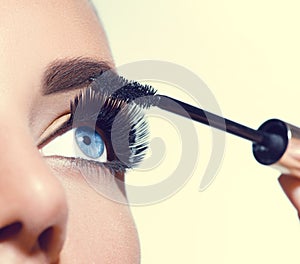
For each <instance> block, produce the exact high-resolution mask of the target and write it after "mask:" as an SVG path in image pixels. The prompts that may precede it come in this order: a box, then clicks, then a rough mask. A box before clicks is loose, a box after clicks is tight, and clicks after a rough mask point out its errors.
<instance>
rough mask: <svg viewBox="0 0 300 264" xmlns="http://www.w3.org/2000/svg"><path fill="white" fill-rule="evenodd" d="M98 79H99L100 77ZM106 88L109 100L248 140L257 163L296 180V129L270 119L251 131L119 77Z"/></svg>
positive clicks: (299, 133) (299, 137) (299, 135)
mask: <svg viewBox="0 0 300 264" xmlns="http://www.w3.org/2000/svg"><path fill="white" fill-rule="evenodd" d="M99 77H101V78H100V79H103V78H102V77H103V76H99ZM110 77H111V76H110ZM95 81H96V82H97V81H98V80H97V79H95ZM101 83H102V81H98V84H97V85H96V87H97V89H99V85H100V86H101ZM107 84H109V85H110V87H111V88H112V90H111V91H113V92H112V97H115V98H120V99H122V100H126V101H127V102H128V103H130V102H132V101H134V103H136V104H138V105H140V106H142V107H145V108H147V107H153V106H156V107H159V108H160V109H163V110H166V111H169V112H171V113H174V114H178V115H181V116H184V117H187V118H191V119H192V120H194V121H197V122H200V123H202V124H205V125H209V126H211V127H214V128H217V129H219V130H222V131H225V132H228V133H231V134H233V135H235V136H238V137H240V138H243V139H246V140H249V141H251V142H252V151H253V155H254V157H255V158H256V160H257V161H258V162H259V163H261V164H263V165H272V166H275V167H276V168H278V169H280V170H281V172H283V173H293V174H294V175H295V176H299V177H300V168H298V167H300V165H298V163H299V164H300V154H298V151H295V150H298V149H300V128H298V127H295V126H293V125H291V124H288V123H286V122H284V121H281V120H279V119H270V120H268V121H266V122H265V123H263V124H262V125H261V126H260V127H259V128H258V129H257V130H255V129H252V128H249V127H247V126H244V125H242V124H239V123H236V122H234V121H231V120H229V119H226V118H223V117H221V116H218V115H216V114H213V113H210V112H208V111H205V110H203V109H200V108H197V107H195V106H192V105H189V104H187V103H184V102H182V101H179V100H177V99H174V98H171V97H168V96H165V95H159V94H156V90H155V89H153V88H152V87H151V86H148V85H141V84H139V83H138V82H135V81H127V80H126V79H124V78H123V77H116V75H115V76H114V77H113V78H112V79H111V80H110V81H108V82H107V79H106V85H107ZM100 90H101V88H100ZM183 110H184V111H183Z"/></svg>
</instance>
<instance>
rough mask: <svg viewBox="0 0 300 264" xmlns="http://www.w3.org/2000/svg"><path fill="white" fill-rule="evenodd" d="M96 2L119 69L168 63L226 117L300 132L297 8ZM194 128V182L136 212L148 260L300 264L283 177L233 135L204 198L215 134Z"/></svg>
mask: <svg viewBox="0 0 300 264" xmlns="http://www.w3.org/2000/svg"><path fill="white" fill-rule="evenodd" d="M94 2H95V4H96V5H97V8H98V10H99V13H100V15H101V17H102V19H103V22H104V25H105V27H106V30H107V35H108V37H109V40H110V43H111V48H112V51H113V54H114V57H115V61H116V64H117V65H122V64H124V63H128V62H134V61H137V60H144V59H158V60H167V61H171V62H174V63H177V64H179V65H182V66H185V67H187V68H189V69H190V70H191V71H193V72H195V73H196V74H197V75H199V76H200V77H201V78H202V79H203V80H204V81H205V82H206V84H207V85H208V86H209V87H210V89H211V90H212V91H213V93H214V94H215V97H216V99H217V101H218V103H219V104H220V106H221V109H222V112H223V114H224V116H226V117H228V118H230V119H233V120H236V121H238V122H242V123H244V124H247V125H249V126H251V127H254V128H256V127H258V126H259V125H260V124H261V123H262V122H264V121H265V120H266V119H269V118H273V117H277V118H280V119H283V120H285V121H288V122H290V123H293V124H295V125H298V126H300V118H299V112H300V110H299V107H298V105H299V99H298V97H299V91H298V89H299V87H300V79H299V77H298V76H299V62H300V51H299V47H300V45H299V44H300V37H299V25H300V16H299V11H300V2H299V1H297V0H286V1H274V0H273V1H271V0H262V1H261V0H252V1H246V0H226V1H225V0H224V1H222V0H210V1H207V0H197V1H196V0H195V1H192V0H185V1H177V0H164V1H162V0H152V1H143V0H139V1H138V0H128V1H122V0H109V1H104V0H103V1H102V0H98V1H96V0H95V1H94ZM162 89H164V87H162ZM166 89H167V88H166ZM197 129H198V132H199V140H200V148H201V151H200V158H199V164H198V166H197V168H196V170H195V173H194V175H193V177H192V179H191V180H190V181H189V183H188V184H187V185H186V186H185V187H184V188H183V189H182V190H181V191H180V192H178V193H177V194H176V195H174V196H173V197H171V198H170V199H168V200H166V201H163V202H161V203H158V204H155V205H151V206H145V207H135V208H133V212H134V215H135V217H136V222H137V226H138V229H139V233H140V238H141V246H142V263H143V264H150V263H151V264H152V263H155V264H156V263H190V264H194V263H195V264H196V263H205V264H215V263H218V264H220V263H222V264H223V263H224V264H225V263H226V264H227V263H228V264H229V263H230V264H233V263H238V264H240V263H243V264H248V263H249V264H250V263H251V264H253V263H274V264H275V263H276V264H277V263H278V264H279V263H289V264H292V263H299V261H300V254H299V253H298V252H299V239H300V231H299V221H298V218H297V214H296V211H295V210H294V209H293V208H292V206H291V205H290V204H289V202H288V200H287V198H286V197H285V196H284V194H283V193H282V191H281V189H280V187H279V184H278V182H277V177H278V172H277V171H275V170H273V169H271V168H267V167H263V166H261V165H259V164H258V163H256V161H255V160H254V158H253V157H252V154H251V144H250V143H249V142H246V141H243V140H241V139H238V138H236V137H233V136H227V144H226V153H225V157H224V160H223V164H222V167H221V168H220V170H219V173H218V176H217V178H216V180H215V181H214V183H213V185H212V186H210V187H209V188H208V189H207V190H206V191H204V192H198V186H199V183H200V180H201V177H202V173H203V170H204V167H205V164H206V162H207V156H208V155H209V148H210V145H209V142H210V131H209V129H207V128H204V126H202V125H199V126H197ZM176 137H177V136H176V133H175V132H174V135H173V136H172V137H170V138H173V139H174V140H175V141H176V139H177V138H176ZM175 152H176V151H175ZM175 159H176V157H175ZM170 164H172V163H170ZM170 166H172V165H170ZM163 169H165V170H166V172H165V174H167V173H168V172H167V168H166V167H162V170H163ZM155 175H156V176H157V174H155ZM161 175H162V177H163V175H164V173H161Z"/></svg>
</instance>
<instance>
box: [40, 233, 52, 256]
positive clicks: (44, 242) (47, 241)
mask: <svg viewBox="0 0 300 264" xmlns="http://www.w3.org/2000/svg"><path fill="white" fill-rule="evenodd" d="M52 239H53V227H48V228H47V229H46V230H44V231H43V233H41V234H40V235H39V238H38V241H39V246H40V249H41V250H43V251H48V250H49V246H50V245H51V240H52Z"/></svg>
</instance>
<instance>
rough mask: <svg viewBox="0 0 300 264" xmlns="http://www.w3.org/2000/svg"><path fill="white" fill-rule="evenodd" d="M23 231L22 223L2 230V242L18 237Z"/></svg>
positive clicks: (0, 229) (0, 231) (0, 240)
mask: <svg viewBox="0 0 300 264" xmlns="http://www.w3.org/2000/svg"><path fill="white" fill-rule="evenodd" d="M21 229H22V223H21V222H16V223H13V224H10V225H7V226H5V227H2V228H0V242H2V241H5V240H8V239H10V238H12V237H14V236H15V235H17V234H18V233H19V232H20V230H21Z"/></svg>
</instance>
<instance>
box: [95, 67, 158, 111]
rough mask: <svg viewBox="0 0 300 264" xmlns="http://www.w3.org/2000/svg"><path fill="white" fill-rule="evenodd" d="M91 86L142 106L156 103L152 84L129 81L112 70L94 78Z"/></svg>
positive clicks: (146, 106) (111, 95) (113, 96)
mask: <svg viewBox="0 0 300 264" xmlns="http://www.w3.org/2000/svg"><path fill="white" fill-rule="evenodd" d="M90 86H91V88H92V89H93V90H95V91H99V92H101V93H105V94H107V93H108V94H109V96H110V97H112V98H116V99H120V100H122V101H125V102H126V103H131V102H134V103H135V104H137V105H139V106H140V107H142V108H148V107H150V106H154V105H155V104H156V101H157V100H156V98H155V94H156V90H155V89H154V88H153V87H152V86H150V85H142V84H140V83H138V82H136V81H129V80H127V79H125V78H124V77H121V76H119V75H117V74H116V73H114V72H112V71H107V72H104V73H103V74H101V75H100V76H98V77H96V78H94V79H93V81H92V83H91V85H90Z"/></svg>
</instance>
